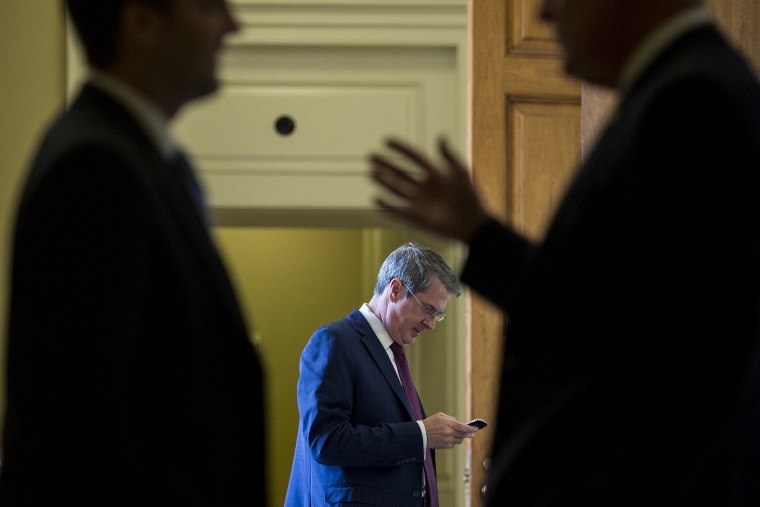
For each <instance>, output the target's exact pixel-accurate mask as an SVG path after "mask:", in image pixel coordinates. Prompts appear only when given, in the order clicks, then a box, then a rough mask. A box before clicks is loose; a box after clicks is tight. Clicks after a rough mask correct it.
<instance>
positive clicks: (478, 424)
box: [467, 419, 488, 430]
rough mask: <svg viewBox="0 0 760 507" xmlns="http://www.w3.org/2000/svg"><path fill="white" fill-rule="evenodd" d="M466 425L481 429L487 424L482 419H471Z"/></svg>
mask: <svg viewBox="0 0 760 507" xmlns="http://www.w3.org/2000/svg"><path fill="white" fill-rule="evenodd" d="M467 425H468V426H474V427H475V428H478V429H479V430H482V429H483V428H485V427H486V426H488V423H487V422H485V421H484V420H483V419H473V420H472V421H469V422H468V423H467Z"/></svg>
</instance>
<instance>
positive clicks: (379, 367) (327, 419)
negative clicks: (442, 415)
mask: <svg viewBox="0 0 760 507" xmlns="http://www.w3.org/2000/svg"><path fill="white" fill-rule="evenodd" d="M297 394H298V396H297V397H298V410H299V414H300V418H299V425H298V435H297V438H296V449H295V455H294V458H293V467H292V470H291V475H290V483H289V485H288V493H287V499H286V502H285V505H286V506H287V507H296V506H298V507H300V506H320V505H382V506H390V505H393V506H399V507H403V506H420V505H422V496H421V495H422V491H423V487H422V486H423V484H422V483H423V479H422V463H423V459H424V452H423V445H422V434H421V431H420V428H419V425H418V424H417V422H415V421H414V419H413V417H412V413H411V410H410V407H409V403H408V401H407V399H406V395H405V394H404V391H403V388H402V386H401V382H400V381H399V378H398V375H397V374H396V371H395V370H394V368H393V364H392V363H391V359H390V357H389V356H388V354H387V352H386V350H385V349H384V348H383V346H382V344H381V343H380V340H379V339H378V337H377V335H376V334H375V333H374V331H373V330H372V328H371V327H370V325H369V323H368V322H367V320H366V319H365V318H364V316H363V315H362V314H361V312H359V311H358V310H353V311H352V312H351V313H350V314H349V315H348V316H347V317H345V318H344V319H341V320H339V321H336V322H333V323H331V324H329V325H327V326H324V327H322V328H320V329H318V330H317V331H316V332H315V333H314V334H313V335H312V337H311V338H310V339H309V342H308V343H307V345H306V347H305V348H304V350H303V353H302V354H301V361H300V377H299V379H298V393H297ZM423 416H424V411H423Z"/></svg>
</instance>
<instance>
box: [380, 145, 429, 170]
mask: <svg viewBox="0 0 760 507" xmlns="http://www.w3.org/2000/svg"><path fill="white" fill-rule="evenodd" d="M386 146H387V147H388V148H390V149H392V150H393V151H396V152H398V153H401V154H402V155H404V156H405V157H406V158H408V159H409V160H411V161H412V162H414V163H415V165H417V166H418V167H420V168H421V169H422V170H424V171H425V172H427V173H432V172H436V168H435V165H434V164H433V163H432V162H431V161H430V159H428V158H427V157H426V156H425V155H424V154H423V153H422V152H421V151H419V150H417V149H416V148H413V147H411V146H410V145H408V144H406V143H404V142H402V141H399V140H397V139H389V140H388V141H387V142H386Z"/></svg>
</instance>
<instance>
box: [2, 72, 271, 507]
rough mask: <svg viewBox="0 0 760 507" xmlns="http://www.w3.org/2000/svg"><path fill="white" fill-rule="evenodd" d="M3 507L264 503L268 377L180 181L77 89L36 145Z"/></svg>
mask: <svg viewBox="0 0 760 507" xmlns="http://www.w3.org/2000/svg"><path fill="white" fill-rule="evenodd" d="M7 359H8V369H7V389H8V405H7V413H6V419H5V432H4V448H3V460H2V469H1V474H0V499H2V502H1V503H2V504H3V505H5V506H8V507H13V506H16V505H19V506H20V505H24V506H50V505H59V506H69V505H71V506H90V505H97V506H103V505H109V506H122V505H123V506H134V505H146V504H161V505H184V506H192V505H197V506H199V507H200V506H204V507H207V506H209V505H214V506H219V507H222V506H251V505H264V504H265V502H266V496H265V489H266V487H265V483H264V461H265V457H264V422H263V400H262V396H263V394H262V371H261V366H260V363H259V359H258V356H257V353H256V351H255V350H254V348H253V347H252V344H251V342H250V340H249V335H248V329H247V327H246V324H245V323H244V320H243V318H242V315H241V312H240V309H239V307H238V304H237V301H236V298H235V294H234V291H233V288H232V286H231V283H230V281H229V279H228V276H227V273H226V271H225V269H224V267H223V265H222V263H221V260H220V258H219V256H218V254H217V251H216V248H215V247H214V244H213V242H212V239H211V236H210V235H209V231H208V230H207V228H206V225H205V223H204V222H203V219H202V217H201V215H200V214H199V212H198V210H197V209H196V208H195V207H194V205H193V202H192V199H191V198H190V194H189V193H188V191H187V190H186V187H185V185H184V182H183V181H182V179H181V176H180V175H179V174H177V173H176V172H175V171H174V170H173V168H172V167H171V166H170V165H169V164H168V163H167V162H166V161H165V160H164V159H163V158H162V155H161V153H160V152H159V150H158V148H157V147H156V145H155V144H154V143H153V142H152V140H151V139H149V137H148V135H147V134H146V133H145V131H144V130H143V128H141V127H140V126H139V124H138V122H137V121H136V120H135V117H134V116H133V115H132V113H130V112H128V111H127V109H125V108H124V107H123V106H122V105H121V104H120V103H119V102H117V101H116V100H114V99H113V98H112V97H111V96H110V95H109V94H107V93H105V92H103V91H102V90H100V89H98V88H95V87H93V86H92V85H89V84H88V85H86V86H85V87H84V89H83V90H82V91H81V93H80V95H79V96H78V97H77V98H76V99H75V101H74V102H73V103H72V105H71V107H70V108H69V109H68V110H67V111H65V112H64V113H62V115H61V116H60V117H59V118H58V119H57V120H56V121H55V123H54V124H53V125H52V127H51V128H50V129H49V131H48V133H47V135H46V136H45V138H44V140H43V142H42V145H41V146H40V148H39V151H38V154H37V157H36V159H35V161H34V163H33V166H32V169H31V171H30V173H29V176H28V180H27V183H26V186H25V188H24V193H23V196H22V199H21V203H20V207H19V211H18V219H17V226H16V230H15V237H14V254H13V281H12V293H11V310H10V327H9V346H8V356H7Z"/></svg>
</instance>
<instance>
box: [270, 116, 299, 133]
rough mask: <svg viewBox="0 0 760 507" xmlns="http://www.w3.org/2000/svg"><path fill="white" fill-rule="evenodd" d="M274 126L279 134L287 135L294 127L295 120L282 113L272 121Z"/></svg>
mask: <svg viewBox="0 0 760 507" xmlns="http://www.w3.org/2000/svg"><path fill="white" fill-rule="evenodd" d="M274 128H275V130H277V133H278V134H280V135H281V136H289V135H290V134H292V133H293V131H294V130H295V129H296V122H295V120H293V118H291V117H290V116H287V115H283V116H280V117H279V118H277V121H275V122H274Z"/></svg>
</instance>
